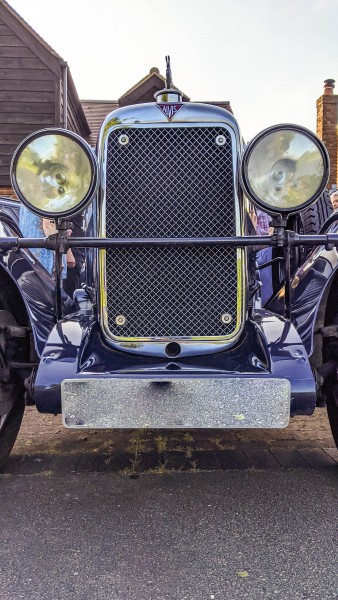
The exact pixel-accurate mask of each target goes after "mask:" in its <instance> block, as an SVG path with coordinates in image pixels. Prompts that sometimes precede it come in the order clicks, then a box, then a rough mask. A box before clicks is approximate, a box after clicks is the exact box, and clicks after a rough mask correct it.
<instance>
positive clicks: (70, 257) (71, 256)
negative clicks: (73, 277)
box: [66, 248, 75, 269]
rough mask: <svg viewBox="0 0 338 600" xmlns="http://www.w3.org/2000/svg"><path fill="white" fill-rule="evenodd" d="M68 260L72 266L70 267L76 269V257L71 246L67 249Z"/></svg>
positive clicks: (69, 265) (68, 263)
mask: <svg viewBox="0 0 338 600" xmlns="http://www.w3.org/2000/svg"><path fill="white" fill-rule="evenodd" d="M66 261H67V267H68V268H70V269H74V267H75V258H74V254H73V252H72V251H71V249H70V248H69V249H68V250H67V254H66Z"/></svg>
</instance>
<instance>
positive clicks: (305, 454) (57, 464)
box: [2, 407, 338, 477]
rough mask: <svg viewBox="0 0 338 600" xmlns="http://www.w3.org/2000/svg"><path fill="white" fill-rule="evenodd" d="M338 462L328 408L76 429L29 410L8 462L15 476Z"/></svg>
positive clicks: (318, 465)
mask: <svg viewBox="0 0 338 600" xmlns="http://www.w3.org/2000/svg"><path fill="white" fill-rule="evenodd" d="M337 466H338V450H337V449H336V448H335V445H334V441H333V438H332V436H331V432H330V428H329V424H328V421H327V416H326V411H325V409H317V410H316V411H315V413H314V415H313V416H311V417H295V418H294V419H292V420H291V422H290V425H289V426H288V427H287V428H286V429H276V430H231V431H229V430H188V431H182V430H160V431H159V430H157V431H153V430H152V431H148V430H141V431H137V430H136V431H135V430H134V431H130V430H116V431H114V430H108V431H107V430H82V431H81V430H80V431H79V430H70V429H65V428H63V426H62V424H61V419H60V416H57V417H54V416H52V415H41V414H39V413H37V411H36V409H35V408H34V407H29V408H27V410H26V414H25V418H24V422H23V426H22V428H21V430H20V433H19V436H18V440H17V443H16V444H15V446H14V449H13V452H12V455H11V456H10V458H9V460H8V463H7V465H6V467H5V468H4V469H3V471H2V473H3V474H4V475H7V476H9V475H10V474H16V475H39V474H45V473H70V472H75V473H82V472H119V473H121V474H126V475H130V476H132V477H137V476H138V475H140V474H141V473H146V472H148V473H149V472H152V473H158V474H161V473H170V472H174V471H200V470H207V471H215V470H233V469H259V470H267V469H269V470H270V469H274V470H280V469H283V470H285V469H323V468H336V467H337Z"/></svg>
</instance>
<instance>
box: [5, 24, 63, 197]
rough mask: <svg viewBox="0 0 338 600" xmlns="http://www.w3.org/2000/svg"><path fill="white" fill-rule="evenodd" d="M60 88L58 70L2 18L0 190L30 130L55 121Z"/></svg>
mask: <svg viewBox="0 0 338 600" xmlns="http://www.w3.org/2000/svg"><path fill="white" fill-rule="evenodd" d="M57 89H58V81H57V77H56V75H55V73H53V71H51V70H49V69H48V67H47V66H46V64H45V63H44V62H42V60H40V58H39V57H38V54H34V53H33V52H32V50H30V49H29V48H28V47H27V46H26V45H25V43H24V42H23V41H22V40H21V39H20V37H19V36H18V35H15V33H14V32H13V31H12V30H11V29H9V27H7V25H6V24H5V23H4V22H3V21H1V19H0V193H1V192H2V189H1V188H7V187H9V186H10V177H9V166H10V162H11V158H12V155H13V152H14V150H15V148H16V147H17V145H18V144H19V143H20V142H21V141H22V140H23V139H24V138H25V137H26V136H27V135H28V134H29V133H32V132H33V131H36V130H38V129H42V128H44V127H49V126H53V125H55V124H56V123H55V115H56V114H57V112H58V111H57V112H56V105H55V102H56V96H57ZM57 101H58V102H59V98H58V99H57ZM2 193H3V192H2Z"/></svg>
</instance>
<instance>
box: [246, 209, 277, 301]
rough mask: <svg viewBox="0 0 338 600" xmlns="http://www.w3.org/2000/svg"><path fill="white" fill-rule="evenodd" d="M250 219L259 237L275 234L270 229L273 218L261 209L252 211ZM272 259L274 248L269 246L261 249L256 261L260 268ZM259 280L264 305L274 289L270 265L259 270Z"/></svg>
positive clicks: (257, 253) (271, 228)
mask: <svg viewBox="0 0 338 600" xmlns="http://www.w3.org/2000/svg"><path fill="white" fill-rule="evenodd" d="M250 218H251V221H252V224H253V226H254V228H255V230H256V234H257V235H272V234H273V232H274V229H273V227H270V221H271V219H272V217H271V216H270V215H267V214H266V213H265V212H263V211H262V210H260V209H258V208H257V209H256V210H254V209H252V210H251V211H250ZM271 259H272V247H271V246H267V247H265V248H261V249H260V250H258V251H257V252H256V261H257V264H258V266H260V265H263V264H265V263H267V262H270V260H271ZM259 279H260V281H261V283H262V287H261V299H262V305H263V306H264V305H265V303H266V302H267V301H268V300H269V299H270V298H271V296H272V292H273V287H272V267H271V265H268V266H267V267H264V269H260V270H259Z"/></svg>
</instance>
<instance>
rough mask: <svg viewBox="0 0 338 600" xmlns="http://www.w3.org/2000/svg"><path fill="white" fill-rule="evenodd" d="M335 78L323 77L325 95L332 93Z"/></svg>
mask: <svg viewBox="0 0 338 600" xmlns="http://www.w3.org/2000/svg"><path fill="white" fill-rule="evenodd" d="M335 83H336V82H335V80H334V79H325V81H324V94H325V96H332V95H333V90H334V84H335Z"/></svg>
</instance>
